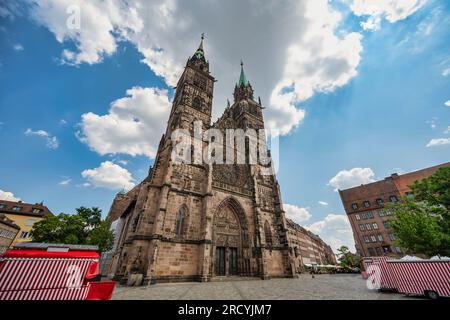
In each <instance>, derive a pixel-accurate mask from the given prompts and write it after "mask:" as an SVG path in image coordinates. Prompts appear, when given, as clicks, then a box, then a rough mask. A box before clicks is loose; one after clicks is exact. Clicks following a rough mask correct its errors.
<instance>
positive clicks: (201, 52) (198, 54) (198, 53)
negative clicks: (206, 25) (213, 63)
mask: <svg viewBox="0 0 450 320" xmlns="http://www.w3.org/2000/svg"><path fill="white" fill-rule="evenodd" d="M204 39H205V34H204V33H202V40H201V41H200V45H199V46H198V49H197V51H196V52H195V56H196V57H197V58H198V59H201V58H204V57H205V51H204V50H203V40H204Z"/></svg>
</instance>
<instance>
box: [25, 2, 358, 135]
mask: <svg viewBox="0 0 450 320" xmlns="http://www.w3.org/2000/svg"><path fill="white" fill-rule="evenodd" d="M34 2H35V3H36V4H37V5H36V6H33V7H32V16H33V17H34V18H35V20H36V21H38V22H39V23H40V24H42V25H44V26H46V27H47V28H48V29H49V30H50V31H51V32H53V33H54V35H55V37H56V39H57V40H58V41H59V42H61V43H63V44H64V45H66V44H67V45H72V46H71V48H73V47H75V50H73V49H65V50H63V53H62V60H63V61H64V62H66V63H71V64H80V63H89V64H92V63H98V62H101V61H102V58H103V57H105V56H109V55H111V54H113V53H114V52H116V50H117V46H118V41H121V40H124V41H129V42H131V43H132V44H134V45H135V46H136V48H137V49H138V51H139V52H140V53H141V54H142V55H143V57H144V58H143V60H142V61H143V63H146V64H147V65H148V66H149V67H150V68H151V69H152V70H153V71H154V72H155V73H156V74H157V75H159V76H161V77H162V78H163V79H164V80H165V82H166V83H167V84H168V85H171V86H174V85H175V84H176V81H177V80H178V78H179V76H180V74H181V71H182V68H183V66H184V64H185V62H186V59H187V57H188V56H189V55H192V54H193V52H194V50H195V46H196V45H197V43H198V41H199V35H200V33H202V32H206V33H207V40H206V43H205V45H206V56H207V58H208V59H209V61H210V62H211V71H212V74H213V75H214V76H216V77H217V78H218V80H219V82H217V84H216V90H215V103H214V116H215V117H216V116H218V115H220V113H221V111H222V110H223V109H224V107H225V101H226V97H229V96H230V93H231V92H232V90H233V87H234V84H235V82H236V80H237V77H238V73H239V60H240V59H241V58H243V59H244V61H245V62H246V64H245V68H246V71H247V74H248V78H249V80H250V82H251V83H252V85H253V87H254V89H255V90H256V92H255V94H256V96H259V95H261V98H262V100H263V102H267V105H266V107H267V108H266V110H265V113H266V114H265V115H266V122H267V128H269V129H276V130H278V131H279V133H280V134H288V133H289V132H291V131H292V130H293V129H294V128H295V127H296V126H298V125H299V124H300V123H301V121H302V120H303V118H304V117H305V112H304V110H303V109H302V108H301V107H300V106H299V104H300V103H301V102H303V101H305V100H307V99H309V98H311V97H312V96H313V95H314V94H315V93H316V92H331V91H334V90H335V89H336V88H339V87H342V86H344V85H346V84H347V83H348V82H349V81H350V80H351V79H352V78H353V77H355V76H356V75H357V67H358V65H359V62H360V54H361V51H362V44H361V40H362V36H361V35H360V34H359V33H355V32H351V33H345V32H344V31H343V30H340V23H341V21H342V19H343V17H342V15H341V14H340V12H338V11H337V10H336V9H334V8H333V7H332V6H331V4H330V3H329V1H327V0H302V1H298V0H290V1H288V0H286V1H283V2H276V1H269V2H265V3H261V2H258V3H256V2H255V1H248V2H237V1H223V2H220V4H218V3H216V2H204V1H198V0H193V1H189V2H186V1H176V0H170V1H163V0H155V1H143V0H136V1H120V0H108V1H89V2H88V3H86V2H85V1H81V0H61V1H55V0H34ZM69 4H78V5H79V6H80V8H81V14H82V19H81V29H80V30H70V29H68V28H66V24H65V22H66V20H67V17H68V15H67V13H66V9H67V7H68V5H69ZM230 21H233V23H230ZM280 21H282V23H280ZM73 45H74V46H73ZM262 52H263V53H264V54H261V53H262ZM230 70H231V71H232V72H230ZM233 70H235V71H234V72H233ZM287 88H290V89H291V90H290V91H289V90H286V89H287Z"/></svg>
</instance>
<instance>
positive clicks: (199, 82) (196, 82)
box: [194, 77, 206, 90]
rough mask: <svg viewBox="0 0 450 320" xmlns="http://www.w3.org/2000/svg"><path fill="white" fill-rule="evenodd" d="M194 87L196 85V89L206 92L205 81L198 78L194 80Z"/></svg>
mask: <svg viewBox="0 0 450 320" xmlns="http://www.w3.org/2000/svg"><path fill="white" fill-rule="evenodd" d="M194 85H196V86H197V87H199V88H201V89H203V90H206V80H205V79H203V78H200V77H196V78H195V79H194Z"/></svg>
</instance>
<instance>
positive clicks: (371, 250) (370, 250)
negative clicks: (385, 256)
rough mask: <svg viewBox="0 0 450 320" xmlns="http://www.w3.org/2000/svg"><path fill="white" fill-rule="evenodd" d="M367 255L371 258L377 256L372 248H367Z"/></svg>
mask: <svg viewBox="0 0 450 320" xmlns="http://www.w3.org/2000/svg"><path fill="white" fill-rule="evenodd" d="M369 255H370V256H372V257H374V256H376V255H377V254H376V252H375V249H374V248H369Z"/></svg>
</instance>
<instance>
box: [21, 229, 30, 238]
mask: <svg viewBox="0 0 450 320" xmlns="http://www.w3.org/2000/svg"><path fill="white" fill-rule="evenodd" d="M29 236H30V233H29V232H27V231H22V232H21V233H20V236H19V238H20V239H26V238H28V237H29Z"/></svg>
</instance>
